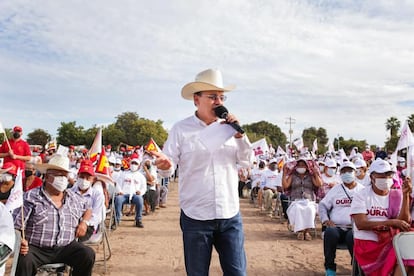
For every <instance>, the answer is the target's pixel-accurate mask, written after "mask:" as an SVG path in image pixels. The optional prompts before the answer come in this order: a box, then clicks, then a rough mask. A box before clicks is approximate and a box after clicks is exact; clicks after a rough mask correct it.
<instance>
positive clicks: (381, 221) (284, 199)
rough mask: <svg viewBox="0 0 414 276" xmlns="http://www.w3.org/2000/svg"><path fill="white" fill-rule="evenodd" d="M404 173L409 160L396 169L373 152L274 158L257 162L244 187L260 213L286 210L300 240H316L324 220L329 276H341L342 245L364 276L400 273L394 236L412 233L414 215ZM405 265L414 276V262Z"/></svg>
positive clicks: (410, 184) (397, 164)
mask: <svg viewBox="0 0 414 276" xmlns="http://www.w3.org/2000/svg"><path fill="white" fill-rule="evenodd" d="M366 151H369V147H367V149H366ZM341 157H342V156H341ZM364 159H365V160H364ZM405 167H406V165H405V159H404V158H402V157H398V159H397V162H396V164H394V165H393V164H392V161H391V159H389V158H386V159H385V160H384V159H381V158H377V159H375V160H374V155H370V154H366V155H365V156H364V155H363V154H357V155H356V156H352V157H345V158H339V156H335V154H334V153H333V154H332V153H328V154H326V155H325V156H320V157H319V158H316V157H314V155H312V154H311V153H304V154H302V155H299V156H298V157H297V158H288V157H287V156H285V155H270V156H266V157H265V158H258V159H257V160H256V161H255V162H254V163H253V166H252V167H251V168H249V170H248V171H249V175H248V177H247V178H248V180H247V181H246V179H245V178H244V182H245V183H248V185H246V186H245V187H247V188H248V189H249V190H250V201H251V202H252V203H255V207H257V208H259V209H260V211H261V212H262V213H263V214H266V215H270V216H273V215H274V214H276V212H275V211H277V210H280V209H281V210H282V212H281V213H280V212H279V213H278V215H279V216H282V217H284V218H286V219H287V220H288V228H289V230H291V231H293V232H294V233H296V237H297V239H298V240H306V241H309V240H312V235H311V232H310V231H311V230H312V229H315V228H317V227H318V226H317V225H316V224H317V223H318V221H320V223H321V228H322V234H321V237H322V239H323V250H324V260H325V262H324V265H325V271H326V275H336V264H335V257H336V250H337V248H338V247H341V246H344V247H346V248H347V249H348V251H349V254H350V256H351V258H354V257H355V260H356V263H357V264H358V265H359V267H360V269H361V270H362V271H363V273H365V275H401V274H400V273H401V271H400V270H399V267H398V265H397V262H396V255H395V252H394V249H393V245H392V237H393V236H394V235H395V234H396V233H398V232H400V231H410V229H412V228H411V218H412V214H411V213H414V208H413V203H412V197H413V193H412V183H411V179H410V178H409V177H408V176H405V174H406V169H405ZM239 189H242V187H239ZM315 233H316V232H315ZM406 265H407V269H408V272H409V273H412V274H413V275H414V269H411V268H412V267H411V266H414V261H413V262H406ZM409 275H410V274H409Z"/></svg>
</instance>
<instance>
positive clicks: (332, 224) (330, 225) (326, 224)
mask: <svg viewBox="0 0 414 276" xmlns="http://www.w3.org/2000/svg"><path fill="white" fill-rule="evenodd" d="M323 225H324V226H327V227H334V226H335V223H334V222H333V221H332V220H327V221H325V222H324V223H323Z"/></svg>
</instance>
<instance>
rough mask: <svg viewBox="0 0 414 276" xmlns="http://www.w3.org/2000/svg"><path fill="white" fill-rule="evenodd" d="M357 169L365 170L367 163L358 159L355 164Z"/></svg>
mask: <svg viewBox="0 0 414 276" xmlns="http://www.w3.org/2000/svg"><path fill="white" fill-rule="evenodd" d="M354 164H355V168H365V167H367V163H366V162H365V161H364V160H363V159H360V158H358V159H356V160H355V162H354Z"/></svg>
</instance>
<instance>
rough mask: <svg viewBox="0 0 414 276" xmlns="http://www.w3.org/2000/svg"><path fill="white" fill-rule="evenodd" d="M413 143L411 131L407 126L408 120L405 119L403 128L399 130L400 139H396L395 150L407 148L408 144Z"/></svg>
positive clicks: (413, 138)
mask: <svg viewBox="0 0 414 276" xmlns="http://www.w3.org/2000/svg"><path fill="white" fill-rule="evenodd" d="M413 145H414V137H413V133H412V132H411V130H410V127H409V126H408V121H405V122H404V125H403V128H402V130H401V136H400V139H399V140H398V145H397V149H396V150H395V151H398V150H402V149H404V148H408V147H409V146H413Z"/></svg>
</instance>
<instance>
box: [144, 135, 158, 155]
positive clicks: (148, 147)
mask: <svg viewBox="0 0 414 276" xmlns="http://www.w3.org/2000/svg"><path fill="white" fill-rule="evenodd" d="M145 150H146V151H156V152H161V149H160V147H159V146H158V145H157V143H155V141H154V139H152V138H151V139H150V140H149V142H148V144H147V145H146V146H145Z"/></svg>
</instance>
